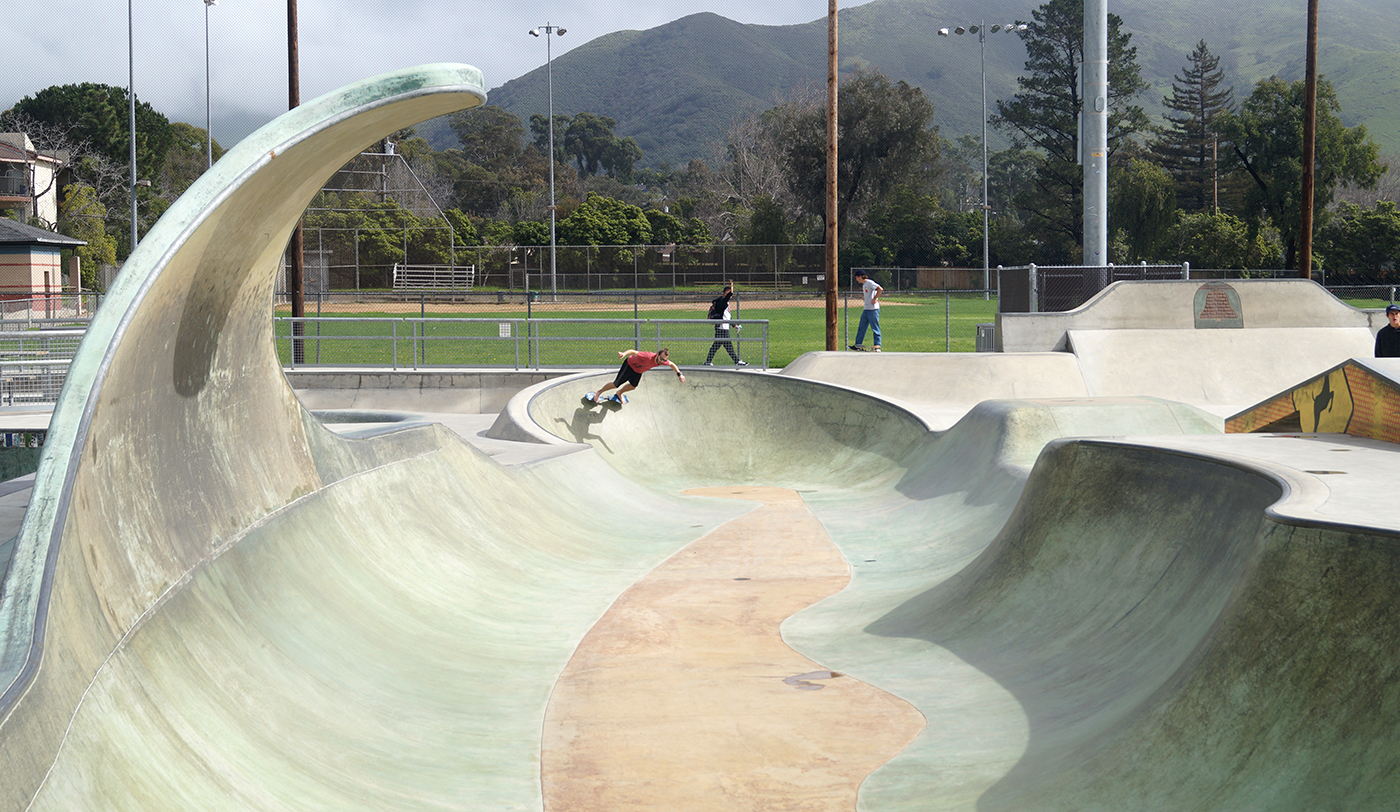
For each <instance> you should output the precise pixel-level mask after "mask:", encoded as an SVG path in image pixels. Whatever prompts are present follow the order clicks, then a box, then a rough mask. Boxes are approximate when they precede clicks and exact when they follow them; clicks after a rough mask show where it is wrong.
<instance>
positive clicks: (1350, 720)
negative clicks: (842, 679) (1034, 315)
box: [784, 437, 1400, 810]
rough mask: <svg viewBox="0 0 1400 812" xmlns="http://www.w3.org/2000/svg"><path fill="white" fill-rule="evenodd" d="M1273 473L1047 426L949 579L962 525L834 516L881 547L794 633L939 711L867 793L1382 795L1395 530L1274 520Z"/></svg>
mask: <svg viewBox="0 0 1400 812" xmlns="http://www.w3.org/2000/svg"><path fill="white" fill-rule="evenodd" d="M1231 440H1233V438H1213V440H1208V439H1206V438H1205V437H1200V438H1197V439H1195V440H1191V441H1189V444H1190V445H1193V446H1195V447H1196V448H1198V449H1199V448H1202V447H1210V446H1213V445H1214V443H1216V442H1226V443H1228V442H1229V441H1231ZM1259 441H1260V442H1267V440H1263V439H1262V438H1261V439H1260V440H1259ZM1172 442H1174V441H1172ZM1273 442H1274V443H1276V444H1279V445H1280V446H1282V445H1284V444H1286V443H1287V442H1288V441H1287V440H1278V439H1274V440H1273ZM1276 453H1278V454H1280V455H1281V456H1283V457H1287V456H1288V454H1287V451H1285V450H1283V449H1282V448H1280V450H1279V451H1278V452H1276ZM1322 453H1327V452H1326V451H1322ZM1392 465H1393V463H1392ZM1281 484H1282V481H1281V480H1278V479H1275V478H1273V477H1270V476H1265V475H1263V474H1262V473H1258V472H1252V471H1250V470H1247V469H1244V468H1240V467H1236V465H1235V464H1232V463H1222V462H1220V461H1217V460H1214V459H1209V458H1204V457H1198V456H1193V455H1189V454H1181V453H1170V452H1166V453H1164V452H1163V451H1162V450H1160V449H1158V448H1153V447H1150V446H1149V445H1148V444H1146V443H1144V444H1140V445H1135V446H1132V447H1128V446H1123V445H1119V444H1110V443H1101V442H1080V443H1059V444H1055V445H1052V447H1051V449H1050V450H1047V452H1046V454H1045V455H1044V456H1043V457H1042V459H1041V460H1040V462H1039V463H1038V465H1037V468H1036V470H1035V472H1034V473H1033V474H1032V476H1031V477H1030V479H1029V481H1028V483H1027V487H1026V491H1025V493H1024V494H1023V495H1022V498H1021V499H1020V502H1019V504H1018V506H1017V507H1016V510H1015V511H1014V513H1013V514H1012V515H1011V517H1010V520H1009V521H1008V522H1007V523H1006V525H1005V526H1004V527H1003V528H1001V530H1000V532H998V533H996V536H995V539H994V541H992V543H991V544H989V545H988V546H986V547H985V548H984V549H983V550H982V551H981V552H980V553H979V554H978V555H977V557H976V558H975V559H974V560H973V561H972V562H971V563H967V564H965V565H964V564H963V563H961V562H953V566H951V567H949V569H951V570H952V571H953V572H954V573H955V574H954V575H953V576H952V577H948V578H946V579H938V578H936V577H931V576H935V575H936V573H937V570H936V569H935V567H936V562H937V561H939V560H940V559H942V558H944V553H943V550H944V549H945V547H948V546H949V545H948V544H947V542H951V541H955V540H958V539H959V538H960V536H961V535H962V528H960V529H959V530H957V531H950V530H948V529H945V528H941V527H938V526H936V525H933V526H931V525H925V526H921V527H915V526H908V525H901V526H899V527H892V526H890V525H889V524H882V525H881V527H880V530H878V531H877V530H875V526H874V524H873V523H872V520H873V519H874V517H876V516H881V517H883V516H884V515H885V514H884V513H883V511H882V510H881V508H882V507H883V506H882V505H875V506H872V507H871V508H870V509H869V510H857V511H854V512H852V511H851V510H850V508H847V509H846V511H844V512H843V514H842V517H843V519H844V520H840V519H826V518H825V516H824V521H827V523H828V526H829V527H830V528H831V529H832V534H833V538H834V539H836V540H837V542H838V543H842V541H843V539H848V541H847V542H845V543H846V544H851V543H852V541H849V540H851V539H856V538H861V537H862V536H863V537H864V539H863V542H864V543H865V544H866V545H869V547H867V549H868V548H871V547H874V545H873V543H872V542H871V541H870V536H872V535H875V534H876V533H877V532H878V535H879V537H880V542H881V543H880V545H879V549H881V550H882V551H883V552H884V553H885V555H884V556H881V557H880V558H879V559H878V561H877V562H876V563H874V564H871V565H868V566H867V567H865V568H857V569H856V579H855V582H854V583H853V584H852V587H851V588H849V589H848V590H846V591H845V592H843V593H842V594H841V595H839V596H837V597H836V598H833V599H831V600H828V601H826V602H825V603H823V604H822V605H820V606H818V607H816V608H815V609H813V610H811V611H809V612H807V613H804V614H802V615H799V616H798V617H796V618H794V619H793V620H791V621H789V622H788V624H787V625H786V626H785V628H784V632H785V636H786V637H787V639H788V640H789V641H790V642H791V643H792V644H793V645H794V646H795V647H796V648H798V649H799V650H801V651H804V652H805V653H807V654H808V655H809V656H812V657H814V658H815V659H819V660H821V661H822V662H824V663H827V664H828V665H829V666H830V667H832V668H835V669H838V670H842V671H843V672H846V673H851V674H852V675H853V676H856V677H859V678H862V679H865V680H867V681H871V682H873V683H875V684H877V685H880V686H881V687H884V688H886V689H887V690H891V691H893V692H894V693H896V694H898V695H900V696H902V697H904V698H906V699H908V700H909V701H911V702H912V703H913V704H915V706H916V707H919V708H920V710H921V711H922V712H923V713H924V714H925V716H926V717H927V718H928V726H927V728H926V730H925V732H924V734H923V735H922V736H921V738H920V741H919V742H918V743H916V744H915V745H914V746H913V747H911V748H910V749H909V750H906V751H905V752H904V753H902V754H901V755H900V756H899V757H898V758H897V759H896V760H895V761H894V762H892V763H891V764H890V765H888V766H887V768H886V769H885V770H883V771H881V772H880V773H877V774H876V775H875V776H873V777H872V779H871V780H870V781H868V782H867V784H866V786H865V788H864V790H863V793H862V808H866V809H881V810H885V809H909V810H915V809H917V810H929V809H974V808H975V809H978V810H1031V809H1034V810H1082V809H1104V810H1107V809H1215V810H1226V809H1229V810H1238V809H1243V810H1277V809H1290V810H1292V809H1297V810H1306V809H1316V808H1336V809H1343V808H1344V809H1372V808H1376V809H1381V808H1391V807H1392V806H1393V802H1394V800H1393V798H1394V795H1393V793H1394V791H1395V788H1396V782H1397V778H1396V770H1395V768H1396V765H1397V763H1398V762H1400V742H1397V736H1396V735H1395V734H1394V733H1393V732H1392V731H1391V730H1389V729H1388V724H1387V722H1385V721H1383V717H1384V714H1383V713H1380V712H1378V711H1377V709H1378V708H1384V707H1388V706H1390V705H1391V704H1393V703H1394V702H1396V701H1397V699H1400V686H1397V683H1396V682H1395V680H1394V676H1395V670H1396V667H1397V661H1396V660H1397V658H1396V657H1395V656H1394V655H1393V654H1391V653H1389V652H1394V651H1396V650H1397V649H1396V644H1397V643H1398V642H1400V640H1397V639H1396V637H1397V632H1396V629H1397V623H1396V621H1397V620H1400V617H1397V614H1400V611H1397V609H1396V608H1395V607H1396V602H1395V600H1394V598H1395V592H1396V588H1395V586H1394V583H1395V581H1394V578H1395V576H1396V575H1397V574H1398V573H1397V572H1396V569H1397V566H1400V549H1398V548H1397V544H1396V540H1395V538H1394V537H1393V536H1392V535H1391V534H1389V533H1378V532H1375V531H1371V532H1358V531H1356V530H1351V529H1348V528H1346V527H1341V526H1325V525H1321V524H1295V523H1292V522H1281V521H1279V520H1278V519H1277V518H1275V516H1273V515H1271V511H1270V505H1271V503H1272V502H1273V501H1274V500H1276V499H1279V498H1280V496H1281V495H1282V493H1283V488H1282V487H1281ZM820 513H821V512H820V511H819V514H820ZM985 529H986V528H985V527H984V528H982V531H983V532H985ZM843 546H845V545H844V544H843ZM894 662H897V663H898V666H894V667H891V666H890V665H889V664H890V663H894ZM870 663H875V665H868V664H870Z"/></svg>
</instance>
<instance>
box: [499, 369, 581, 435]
mask: <svg viewBox="0 0 1400 812" xmlns="http://www.w3.org/2000/svg"><path fill="white" fill-rule="evenodd" d="M602 374H606V371H605V370H604V369H602V368H601V367H600V368H598V369H593V370H587V371H584V372H576V373H574V374H572V375H564V376H562V377H559V378H551V379H550V380H547V381H541V382H539V383H537V384H534V385H532V386H527V387H525V388H524V389H522V390H520V391H519V392H517V393H516V394H515V395H514V396H513V397H511V399H510V400H509V401H507V402H506V408H505V409H503V410H501V413H500V414H498V415H496V422H494V423H492V424H491V428H489V429H487V430H486V436H487V437H489V438H491V439H492V440H511V441H513V442H517V443H540V444H543V445H585V444H583V443H571V442H569V441H568V440H565V439H563V438H561V437H557V436H555V435H553V434H550V433H549V432H547V431H545V430H544V429H542V428H540V426H539V424H537V423H536V422H535V421H534V420H533V419H531V418H530V401H532V400H534V399H535V396H536V395H538V394H539V393H540V392H543V391H544V390H546V389H549V388H550V387H553V386H558V385H560V384H564V383H571V382H573V381H578V380H582V379H584V378H593V377H597V376H598V375H602Z"/></svg>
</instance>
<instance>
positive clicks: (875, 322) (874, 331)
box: [865, 310, 880, 350]
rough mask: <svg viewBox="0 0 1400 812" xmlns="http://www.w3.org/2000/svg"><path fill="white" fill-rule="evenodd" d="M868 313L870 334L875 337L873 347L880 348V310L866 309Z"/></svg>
mask: <svg viewBox="0 0 1400 812" xmlns="http://www.w3.org/2000/svg"><path fill="white" fill-rule="evenodd" d="M865 312H867V313H869V314H870V334H871V335H872V336H874V338H875V349H877V350H878V349H880V311H878V310H867V311H865Z"/></svg>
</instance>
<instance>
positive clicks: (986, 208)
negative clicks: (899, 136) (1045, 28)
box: [938, 21, 1030, 297]
mask: <svg viewBox="0 0 1400 812" xmlns="http://www.w3.org/2000/svg"><path fill="white" fill-rule="evenodd" d="M1029 28H1030V26H1029V25H1027V24H1025V23H1020V24H1019V25H1018V24H1015V23H1007V24H1006V25H1004V26H1003V25H993V26H992V29H991V32H992V33H993V34H995V33H997V32H998V31H1004V32H1005V33H1007V34H1012V33H1020V32H1022V31H1025V30H1027V29H1029ZM968 32H971V33H973V34H976V35H977V41H978V43H980V45H981V47H982V289H983V291H984V294H983V295H985V296H988V297H990V296H991V293H990V291H991V240H990V237H989V236H988V234H987V231H988V227H989V223H990V220H991V216H990V212H991V209H992V207H991V201H990V198H989V196H988V190H987V24H986V22H985V21H983V22H980V23H978V24H977V25H970V26H968V27H966V28H964V27H963V26H961V25H960V26H958V27H957V28H954V29H953V33H955V34H963V33H968ZM938 36H940V37H946V36H948V29H946V28H940V29H938Z"/></svg>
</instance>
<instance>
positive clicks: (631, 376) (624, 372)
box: [613, 358, 642, 389]
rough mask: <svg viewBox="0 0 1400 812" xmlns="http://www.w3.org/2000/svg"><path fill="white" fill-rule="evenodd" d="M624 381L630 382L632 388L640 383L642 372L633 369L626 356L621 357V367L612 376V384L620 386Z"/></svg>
mask: <svg viewBox="0 0 1400 812" xmlns="http://www.w3.org/2000/svg"><path fill="white" fill-rule="evenodd" d="M624 383H630V384H632V388H633V389H636V388H637V387H639V386H641V385H642V373H640V372H638V371H637V370H635V369H633V368H632V365H631V364H629V363H627V359H626V358H624V359H622V368H621V369H619V370H618V371H617V377H616V378H613V386H622V385H623V384H624Z"/></svg>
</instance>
